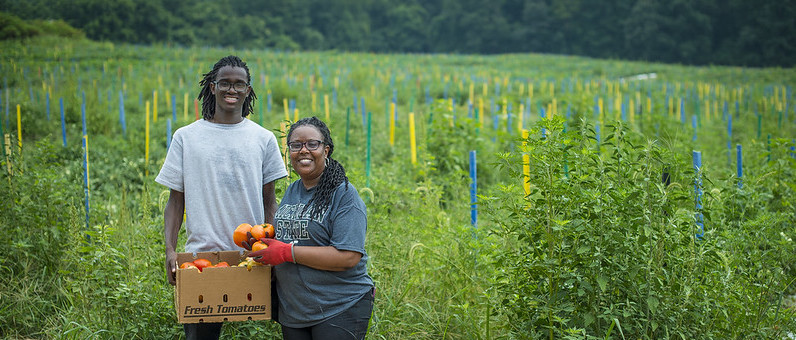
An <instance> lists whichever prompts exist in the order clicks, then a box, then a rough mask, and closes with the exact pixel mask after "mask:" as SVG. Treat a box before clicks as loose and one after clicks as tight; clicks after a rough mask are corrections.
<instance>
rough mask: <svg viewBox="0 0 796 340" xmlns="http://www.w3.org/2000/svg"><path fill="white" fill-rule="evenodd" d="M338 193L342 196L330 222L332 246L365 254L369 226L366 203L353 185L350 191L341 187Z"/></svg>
mask: <svg viewBox="0 0 796 340" xmlns="http://www.w3.org/2000/svg"><path fill="white" fill-rule="evenodd" d="M338 193H340V194H342V195H340V196H341V198H340V201H339V203H338V204H337V209H335V211H333V212H332V219H331V220H330V223H331V229H332V232H331V234H332V237H331V245H332V246H334V247H335V248H337V249H339V250H350V251H355V252H358V253H362V254H364V253H365V234H366V232H367V224H368V218H367V213H366V211H365V209H366V208H365V203H364V202H363V201H362V199H361V198H360V197H359V194H358V193H357V191H356V189H354V187H353V186H352V185H349V186H348V190H345V186H341V189H338Z"/></svg>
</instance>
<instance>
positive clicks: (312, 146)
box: [287, 139, 323, 152]
mask: <svg viewBox="0 0 796 340" xmlns="http://www.w3.org/2000/svg"><path fill="white" fill-rule="evenodd" d="M322 144H323V142H321V141H319V140H315V139H310V140H308V141H306V142H290V143H287V147H288V148H289V149H290V152H299V151H301V148H303V147H304V146H305V145H306V146H307V150H310V151H315V150H318V148H320V147H321V145H322Z"/></svg>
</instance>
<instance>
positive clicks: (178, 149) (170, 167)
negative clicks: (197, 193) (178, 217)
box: [155, 130, 185, 192]
mask: <svg viewBox="0 0 796 340" xmlns="http://www.w3.org/2000/svg"><path fill="white" fill-rule="evenodd" d="M179 132H180V131H179V130H178V131H177V132H175V133H174V139H173V140H172V143H171V145H170V146H169V151H168V153H167V154H166V160H165V161H164V162H163V167H162V168H160V173H158V176H157V177H155V182H157V183H160V184H162V185H165V186H167V187H168V188H170V189H174V190H177V191H179V192H185V181H184V179H185V177H184V176H183V167H182V151H183V149H182V138H180V137H181V134H179Z"/></svg>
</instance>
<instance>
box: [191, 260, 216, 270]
mask: <svg viewBox="0 0 796 340" xmlns="http://www.w3.org/2000/svg"><path fill="white" fill-rule="evenodd" d="M193 264H194V265H195V266H196V268H199V271H200V272H201V271H202V269H205V268H207V267H212V266H213V264H212V263H211V262H210V260H207V259H196V260H193Z"/></svg>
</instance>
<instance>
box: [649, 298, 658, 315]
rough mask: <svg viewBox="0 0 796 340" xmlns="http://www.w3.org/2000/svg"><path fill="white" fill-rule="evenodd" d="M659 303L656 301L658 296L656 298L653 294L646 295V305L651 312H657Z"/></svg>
mask: <svg viewBox="0 0 796 340" xmlns="http://www.w3.org/2000/svg"><path fill="white" fill-rule="evenodd" d="M659 304H660V301H658V298H656V297H654V296H650V297H647V306H648V307H649V309H650V312H653V313H655V312H657V311H658V305H659Z"/></svg>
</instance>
